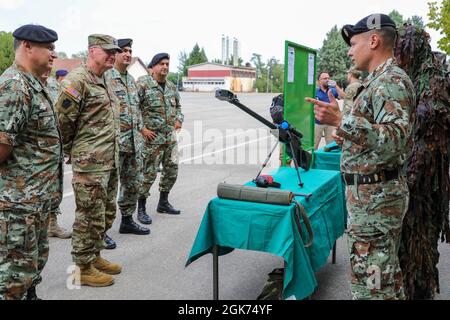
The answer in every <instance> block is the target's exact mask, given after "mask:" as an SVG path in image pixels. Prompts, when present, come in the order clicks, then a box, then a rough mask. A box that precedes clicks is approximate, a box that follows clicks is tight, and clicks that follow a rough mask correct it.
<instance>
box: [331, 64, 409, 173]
mask: <svg viewBox="0 0 450 320" xmlns="http://www.w3.org/2000/svg"><path fill="white" fill-rule="evenodd" d="M414 104H415V94H414V87H413V84H412V82H411V80H410V78H409V77H408V75H407V74H406V73H405V72H404V71H403V70H402V69H400V68H399V67H398V66H396V64H395V62H394V60H393V59H389V60H387V61H386V62H385V63H383V64H382V65H380V66H378V67H377V68H376V69H375V70H374V71H373V72H372V74H370V75H369V77H368V78H367V79H366V80H365V81H364V83H363V85H362V86H361V87H360V88H359V90H358V93H357V96H356V97H355V99H354V104H353V108H352V109H351V110H350V112H348V113H347V114H344V117H343V119H342V123H341V126H340V127H339V128H338V130H337V132H336V133H337V135H339V136H341V137H342V138H344V144H343V146H342V157H341V171H342V172H346V173H359V174H373V173H377V172H380V171H381V170H391V169H394V168H398V169H401V166H402V165H403V164H404V162H405V160H406V157H407V156H408V154H409V152H410V149H411V142H412V140H411V133H412V123H413V119H411V117H412V115H411V112H412V108H413V106H414Z"/></svg>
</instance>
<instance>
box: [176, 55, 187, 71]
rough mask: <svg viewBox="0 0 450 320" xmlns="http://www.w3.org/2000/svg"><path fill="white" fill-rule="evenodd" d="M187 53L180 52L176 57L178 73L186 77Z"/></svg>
mask: <svg viewBox="0 0 450 320" xmlns="http://www.w3.org/2000/svg"><path fill="white" fill-rule="evenodd" d="M187 58H188V57H187V53H186V52H184V51H181V52H180V54H179V55H178V63H179V64H178V72H179V73H181V74H182V75H183V76H187V65H186V61H187Z"/></svg>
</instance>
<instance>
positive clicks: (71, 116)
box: [56, 64, 120, 172]
mask: <svg viewBox="0 0 450 320" xmlns="http://www.w3.org/2000/svg"><path fill="white" fill-rule="evenodd" d="M119 104H120V103H119V101H118V100H117V98H116V96H115V95H114V93H113V91H112V88H111V86H110V85H106V82H105V77H104V76H103V77H101V78H100V77H97V76H96V75H95V74H94V73H92V72H91V71H89V70H88V68H87V66H86V65H85V64H83V65H82V66H80V67H78V68H76V69H75V70H73V71H72V72H70V73H69V74H68V75H67V77H66V78H65V79H64V80H63V81H62V82H61V91H60V93H59V97H58V101H57V102H56V110H57V111H58V118H59V125H60V128H61V132H62V136H63V143H64V153H65V154H66V155H68V156H69V157H70V161H71V163H72V169H73V170H74V171H76V172H100V171H108V170H112V169H115V168H116V169H117V168H118V167H119V137H120V120H119Z"/></svg>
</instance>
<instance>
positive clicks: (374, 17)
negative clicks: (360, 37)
mask: <svg viewBox="0 0 450 320" xmlns="http://www.w3.org/2000/svg"><path fill="white" fill-rule="evenodd" d="M383 27H392V28H394V29H395V28H396V27H397V26H396V25H395V22H394V20H392V19H391V18H390V17H389V16H388V15H385V14H382V13H376V14H371V15H370V16H367V17H365V18H363V19H362V20H360V21H359V22H358V23H357V24H355V25H351V24H347V25H345V26H343V27H342V31H341V34H342V38H344V40H345V42H347V44H348V45H350V39H351V38H352V37H353V36H354V35H357V34H360V33H365V32H367V31H370V30H375V29H381V28H383Z"/></svg>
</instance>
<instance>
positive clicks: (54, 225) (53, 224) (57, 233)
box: [48, 213, 72, 239]
mask: <svg viewBox="0 0 450 320" xmlns="http://www.w3.org/2000/svg"><path fill="white" fill-rule="evenodd" d="M48 236H49V237H56V238H60V239H69V238H70V237H71V236H72V232H70V231H67V230H66V229H64V228H61V227H60V226H59V225H58V220H57V218H56V214H54V213H50V223H49V226H48Z"/></svg>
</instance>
